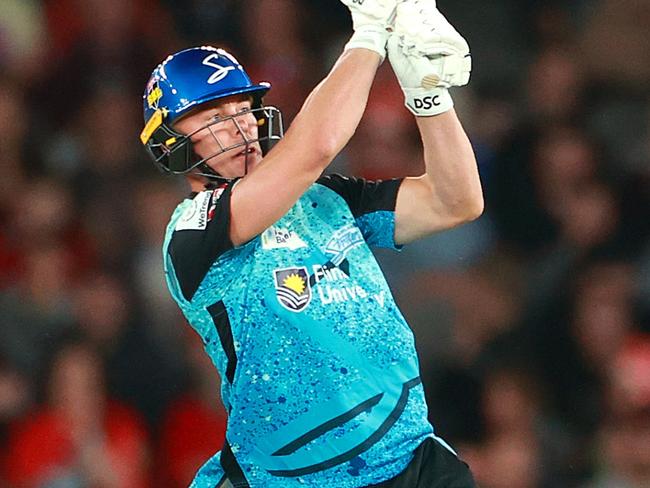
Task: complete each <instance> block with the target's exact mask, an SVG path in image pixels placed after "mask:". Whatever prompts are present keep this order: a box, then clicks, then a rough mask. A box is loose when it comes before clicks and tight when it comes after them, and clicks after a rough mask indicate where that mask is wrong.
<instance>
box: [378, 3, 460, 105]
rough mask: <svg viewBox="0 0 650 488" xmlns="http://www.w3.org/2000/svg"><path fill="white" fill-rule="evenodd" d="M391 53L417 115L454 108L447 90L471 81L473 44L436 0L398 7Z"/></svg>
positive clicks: (403, 86) (404, 90) (391, 39)
mask: <svg viewBox="0 0 650 488" xmlns="http://www.w3.org/2000/svg"><path fill="white" fill-rule="evenodd" d="M388 56H389V58H390V62H391V65H392V66H393V71H395V74H396V75H397V78H398V80H399V83H400V86H401V87H402V91H403V92H404V96H405V105H406V107H407V108H408V109H409V110H410V111H411V112H413V113H414V114H415V115H420V116H430V115H437V114H439V113H442V112H446V111H447V110H449V109H450V108H451V107H453V101H452V100H451V96H450V95H449V92H448V91H447V89H448V88H449V87H452V86H463V85H466V84H467V83H468V82H469V75H470V71H471V68H472V61H471V56H470V54H469V46H468V44H467V42H466V41H465V39H464V38H463V37H462V36H461V35H460V34H459V33H458V32H457V31H456V29H454V28H453V27H452V25H451V24H450V23H449V22H448V21H447V19H446V18H445V17H444V16H443V15H442V14H441V13H440V11H439V10H438V9H437V8H436V7H435V1H433V0H406V1H405V2H403V3H400V4H399V6H398V8H397V17H396V21H395V32H394V34H392V35H391V36H390V39H389V41H388Z"/></svg>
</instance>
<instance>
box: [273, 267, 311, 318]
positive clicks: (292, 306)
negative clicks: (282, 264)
mask: <svg viewBox="0 0 650 488" xmlns="http://www.w3.org/2000/svg"><path fill="white" fill-rule="evenodd" d="M273 274H274V278H275V294H276V296H277V297H278V301H279V302H280V305H282V306H283V307H284V308H286V309H287V310H289V311H291V312H300V311H301V310H304V309H305V308H307V305H309V302H310V301H311V286H310V285H309V275H308V274H307V268H305V267H304V266H300V267H295V268H282V269H276V270H274V271H273Z"/></svg>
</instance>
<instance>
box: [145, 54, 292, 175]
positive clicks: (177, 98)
mask: <svg viewBox="0 0 650 488" xmlns="http://www.w3.org/2000/svg"><path fill="white" fill-rule="evenodd" d="M270 87H271V85H270V84H269V83H265V82H262V83H259V84H254V83H252V82H251V80H250V78H249V77H248V75H247V74H246V72H245V71H244V68H243V67H242V65H241V64H239V62H238V61H237V60H236V59H235V58H234V57H233V56H232V55H231V54H229V53H228V52H226V51H224V50H223V49H217V48H214V47H210V46H202V47H196V48H191V49H185V50H183V51H180V52H178V53H176V54H174V55H171V56H169V57H168V58H167V59H166V60H165V61H164V62H163V63H161V64H160V65H158V67H156V69H155V70H154V71H153V73H152V75H151V78H150V79H149V82H148V83H147V87H146V89H145V93H144V96H143V105H144V119H145V127H144V129H143V131H142V133H141V134H140V140H141V142H142V144H144V146H145V148H146V149H147V152H148V153H149V155H150V156H151V157H152V159H153V161H154V164H155V165H156V167H158V168H159V169H160V170H161V171H163V172H165V173H172V174H186V173H188V172H190V171H192V172H195V173H196V172H198V173H200V174H203V175H204V176H207V177H210V178H214V177H218V175H217V174H216V173H215V172H214V171H213V170H212V169H210V168H209V167H208V166H207V165H206V164H205V163H206V162H207V161H208V160H209V159H212V158H214V157H215V156H218V155H219V154H222V153H224V152H226V151H230V150H232V149H235V148H236V147H239V146H245V147H246V148H248V147H249V146H250V145H251V144H254V143H259V144H260V146H261V148H262V152H263V154H265V153H266V152H267V151H268V150H269V149H270V148H271V146H272V144H273V143H274V142H276V141H278V140H279V139H281V138H282V137H283V135H284V128H283V123H282V114H281V113H280V111H279V110H278V109H277V108H275V107H265V106H263V105H262V97H263V96H264V94H266V92H267V91H268V90H269V89H270ZM240 94H248V95H250V97H251V99H252V108H251V109H250V110H248V111H245V112H240V113H238V114H236V115H233V116H230V117H219V118H215V119H214V120H212V121H210V122H208V123H207V124H206V125H205V126H203V127H201V128H200V129H198V130H197V131H195V132H194V133H193V134H195V133H196V132H199V131H201V130H209V131H210V132H211V133H212V136H213V137H214V138H215V139H216V141H217V144H218V146H219V148H220V150H219V151H217V152H216V153H215V154H212V155H210V156H209V157H206V158H203V159H201V158H199V157H198V156H197V155H196V154H195V151H194V148H193V145H192V141H191V136H192V135H193V134H181V133H179V132H178V131H176V130H174V129H173V124H174V122H175V121H177V120H178V119H179V118H181V117H182V116H184V115H187V114H188V113H189V112H190V111H191V110H192V109H195V108H196V107H198V106H200V105H202V104H204V103H206V102H210V101H214V100H219V99H221V98H226V97H229V96H232V95H240ZM249 114H252V115H253V116H254V117H255V120H256V121H257V125H258V137H257V138H256V139H250V138H249V137H247V136H246V134H245V133H244V131H242V130H241V126H240V125H239V122H238V120H237V119H238V118H239V117H241V116H245V115H249ZM249 116H250V115H249ZM222 123H228V124H235V126H236V127H237V129H238V132H239V134H240V135H241V136H242V141H241V143H239V142H238V143H237V144H235V145H232V144H231V145H230V146H229V147H225V146H224V145H223V144H222V143H221V141H219V139H218V138H217V137H216V135H215V133H214V129H215V126H216V124H222ZM246 154H247V153H246ZM197 170H198V171H197Z"/></svg>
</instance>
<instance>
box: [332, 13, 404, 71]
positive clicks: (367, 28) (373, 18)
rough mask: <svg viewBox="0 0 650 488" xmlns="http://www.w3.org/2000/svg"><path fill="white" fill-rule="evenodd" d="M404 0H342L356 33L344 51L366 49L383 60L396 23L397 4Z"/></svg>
mask: <svg viewBox="0 0 650 488" xmlns="http://www.w3.org/2000/svg"><path fill="white" fill-rule="evenodd" d="M402 1H404V0H341V2H342V3H343V4H344V5H346V6H347V7H348V9H350V13H351V14H352V27H353V28H354V33H353V34H352V37H351V38H350V40H349V41H348V43H347V44H346V45H345V48H344V49H346V50H347V49H353V48H359V47H361V48H365V49H370V50H371V51H375V52H376V53H378V54H379V55H380V56H381V59H382V60H383V59H384V58H385V57H386V42H387V41H388V36H389V35H390V31H392V28H393V23H394V21H395V13H396V9H397V4H398V3H401V2H402Z"/></svg>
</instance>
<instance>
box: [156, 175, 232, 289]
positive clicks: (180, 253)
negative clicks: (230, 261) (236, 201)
mask: <svg viewBox="0 0 650 488" xmlns="http://www.w3.org/2000/svg"><path fill="white" fill-rule="evenodd" d="M232 186H233V185H232V184H229V185H228V186H226V187H225V189H223V188H218V189H216V190H209V191H211V192H212V195H211V196H210V202H209V204H208V205H207V208H206V209H205V212H206V215H205V216H204V218H205V219H206V220H207V223H206V224H205V228H203V229H199V228H196V229H192V228H190V229H186V228H183V229H179V230H175V231H174V234H173V236H172V238H171V241H170V243H169V250H168V252H169V256H170V257H171V260H172V263H173V264H174V271H175V272H176V278H177V279H178V283H179V285H180V287H181V291H182V292H183V296H184V297H185V299H187V300H191V299H192V297H193V296H194V293H196V290H197V289H198V287H199V285H200V284H201V281H203V278H204V277H205V275H206V273H207V272H208V270H209V269H210V266H212V263H214V262H215V260H216V259H217V258H218V257H219V256H221V255H222V254H223V253H225V252H226V251H228V250H229V249H232V248H233V244H232V241H231V240H230V235H229V232H228V229H229V226H230V196H231V191H232ZM199 195H200V194H199ZM198 211H202V210H201V209H199V210H198ZM181 218H182V217H181ZM177 229H178V227H177Z"/></svg>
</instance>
